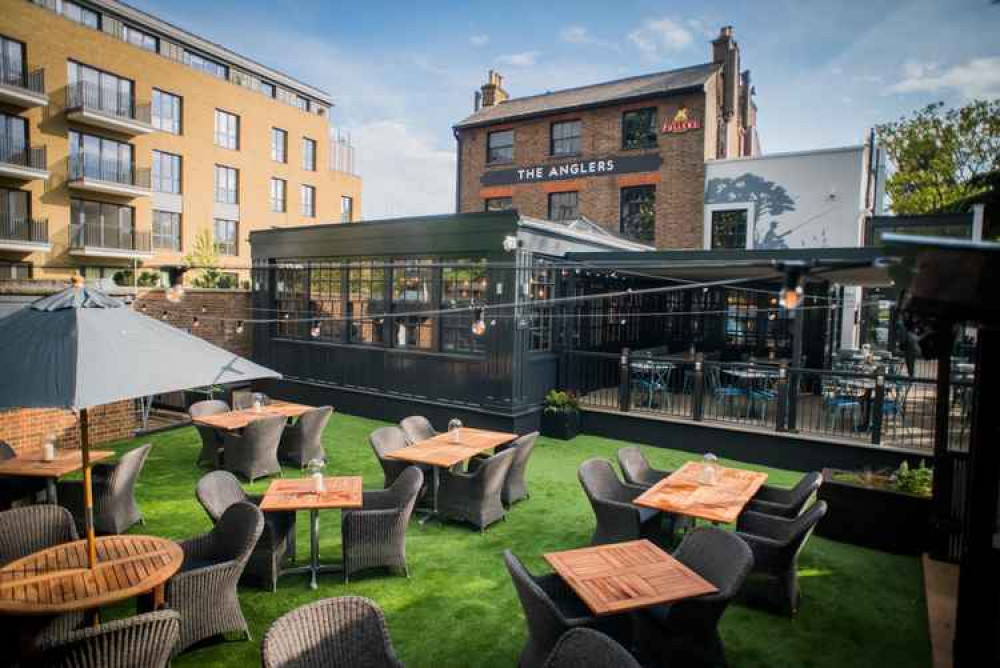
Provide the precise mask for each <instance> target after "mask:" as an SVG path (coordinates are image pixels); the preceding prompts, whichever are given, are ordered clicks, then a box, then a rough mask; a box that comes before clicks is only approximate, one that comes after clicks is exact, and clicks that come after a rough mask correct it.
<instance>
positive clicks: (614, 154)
mask: <svg viewBox="0 0 1000 668" xmlns="http://www.w3.org/2000/svg"><path fill="white" fill-rule="evenodd" d="M711 56H712V60H711V61H710V62H707V63H703V64H699V65H693V66H691V67H685V68H681V69H675V70H669V71H664V72H656V73H652V74H645V75H640V76H634V77H629V78H626V79H618V80H616V81H609V82H603V83H598V84H593V85H589V86H583V87H581V88H572V89H566V90H557V91H554V92H548V93H544V94H541V95H532V96H525V97H519V98H511V97H509V95H508V94H507V92H506V90H504V88H503V78H502V77H501V76H500V75H499V74H497V73H496V72H492V71H491V72H490V75H489V79H488V81H487V82H486V84H484V85H483V86H482V87H481V89H480V90H479V91H476V95H475V103H474V111H473V113H472V114H471V115H470V116H468V117H467V118H465V119H463V120H462V121H460V122H459V123H457V124H456V125H455V126H454V131H455V138H456V140H457V143H458V145H457V151H458V186H457V198H456V199H457V201H456V209H457V210H458V211H460V212H471V211H483V210H486V211H492V210H502V209H511V208H512V209H517V210H518V212H519V213H521V214H522V215H527V216H533V217H538V218H547V219H550V220H565V219H574V218H579V217H581V216H582V217H585V218H588V219H590V220H591V221H593V222H596V223H598V224H599V225H601V226H602V227H604V228H605V229H607V230H609V231H611V232H614V233H616V234H621V235H623V236H625V237H628V238H630V239H633V240H635V241H639V242H642V243H646V244H654V245H655V246H657V247H658V248H700V247H701V246H702V215H703V211H704V203H703V191H704V184H705V165H706V162H707V161H709V160H714V159H725V158H736V157H749V156H755V155H757V154H758V153H759V146H758V141H757V132H756V116H757V109H756V104H755V103H754V100H753V88H752V86H751V84H750V72H749V71H741V70H740V49H739V45H738V44H737V42H736V40H735V39H734V38H733V30H732V28H731V27H729V26H726V27H724V28H722V30H721V31H720V33H719V36H718V38H716V39H715V40H714V41H713V42H712V45H711Z"/></svg>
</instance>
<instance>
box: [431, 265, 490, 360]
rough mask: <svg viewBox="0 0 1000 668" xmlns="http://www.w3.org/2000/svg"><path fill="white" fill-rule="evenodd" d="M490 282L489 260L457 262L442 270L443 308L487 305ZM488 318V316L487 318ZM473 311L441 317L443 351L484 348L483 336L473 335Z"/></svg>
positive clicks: (467, 350) (479, 350) (464, 350)
mask: <svg viewBox="0 0 1000 668" xmlns="http://www.w3.org/2000/svg"><path fill="white" fill-rule="evenodd" d="M488 288H489V282H488V281H487V279H486V260H476V261H473V260H468V259H464V260H456V261H455V263H454V264H448V265H446V266H444V267H442V269H441V308H442V309H466V308H468V307H470V306H472V305H473V303H475V304H485V303H486V295H487V290H488ZM487 317H488V316H487ZM474 318H475V312H474V311H466V310H463V311H461V312H459V313H455V314H453V315H449V314H444V315H442V317H441V350H444V351H447V352H455V353H479V352H482V351H483V350H484V349H485V346H484V343H485V341H484V337H483V336H479V335H476V334H474V333H473V332H472V323H473V319H474Z"/></svg>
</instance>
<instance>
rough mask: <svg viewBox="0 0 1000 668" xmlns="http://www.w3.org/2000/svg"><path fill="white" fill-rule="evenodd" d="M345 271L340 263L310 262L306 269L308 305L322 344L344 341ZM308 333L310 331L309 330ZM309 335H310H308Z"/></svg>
mask: <svg viewBox="0 0 1000 668" xmlns="http://www.w3.org/2000/svg"><path fill="white" fill-rule="evenodd" d="M346 274H347V271H346V270H345V268H344V266H343V264H341V263H340V262H312V263H310V265H309V302H310V304H311V305H312V316H313V317H315V318H316V324H318V325H319V336H318V337H314V338H317V339H320V340H323V341H337V342H340V341H344V339H345V334H346V327H345V324H346V323H345V322H344V320H342V319H341V318H344V316H345V311H344V279H345V278H346ZM310 329H311V327H310ZM310 335H311V334H310Z"/></svg>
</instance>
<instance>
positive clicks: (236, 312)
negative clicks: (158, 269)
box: [136, 288, 253, 357]
mask: <svg viewBox="0 0 1000 668" xmlns="http://www.w3.org/2000/svg"><path fill="white" fill-rule="evenodd" d="M250 296H251V295H250V291H249V290H204V289H198V288H186V289H185V291H184V298H183V299H182V300H181V301H179V302H171V301H168V300H167V298H166V294H165V292H164V291H163V290H148V291H143V290H140V291H139V295H138V297H137V298H136V305H137V306H136V307H137V308H138V309H139V310H140V311H142V309H145V311H144V312H145V314H146V315H148V316H150V317H151V318H162V317H163V314H164V313H166V320H165V322H167V323H169V324H171V325H173V326H174V327H179V328H180V329H183V330H186V331H189V332H191V333H192V334H194V335H195V336H199V337H201V338H203V339H205V340H206V341H208V342H210V343H214V344H215V345H217V346H219V347H220V348H224V349H226V350H228V351H230V352H233V353H236V354H237V355H240V356H241V357H249V356H250V353H251V351H252V348H253V345H252V339H251V336H252V330H253V327H244V328H243V332H242V333H237V331H236V326H237V321H239V320H247V319H249V318H250V317H251V315H250V313H251V311H250V304H251V302H250ZM203 309H204V312H202V310H203ZM195 317H197V318H198V326H197V327H193V326H192V325H193V323H194V318H195ZM217 318H228V319H229V320H228V321H219V320H217Z"/></svg>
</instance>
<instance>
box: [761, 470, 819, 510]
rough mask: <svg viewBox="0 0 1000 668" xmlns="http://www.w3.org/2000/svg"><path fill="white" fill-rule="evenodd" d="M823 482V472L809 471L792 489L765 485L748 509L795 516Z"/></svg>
mask: <svg viewBox="0 0 1000 668" xmlns="http://www.w3.org/2000/svg"><path fill="white" fill-rule="evenodd" d="M822 484H823V474H822V473H819V472H815V471H814V472H812V473H807V474H805V475H804V476H802V479H801V480H799V481H798V482H797V483H796V484H795V487H793V488H792V489H782V488H781V487H774V486H772V485H763V486H761V488H760V490H759V491H758V492H757V493H756V494H755V495H754V497H753V498H752V499H751V500H750V503H748V504H747V507H746V510H747V511H752V512H755V513H764V514H765V515H777V516H779V517H795V516H796V515H798V514H799V513H801V512H802V509H803V508H805V506H806V503H808V501H809V499H811V498H812V496H813V494H815V493H816V492H817V491H818V490H819V488H820V486H822Z"/></svg>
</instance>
